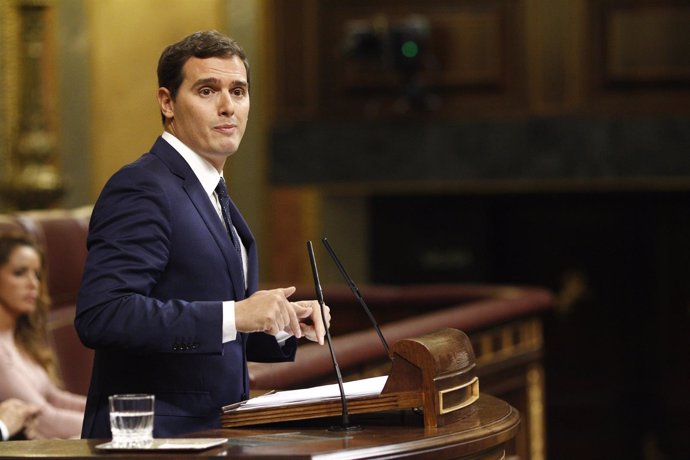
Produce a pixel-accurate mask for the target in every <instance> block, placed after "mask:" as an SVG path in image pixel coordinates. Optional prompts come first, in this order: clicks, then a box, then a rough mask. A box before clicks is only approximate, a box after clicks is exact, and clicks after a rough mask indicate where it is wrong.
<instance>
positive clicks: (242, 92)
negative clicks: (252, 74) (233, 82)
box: [232, 88, 247, 96]
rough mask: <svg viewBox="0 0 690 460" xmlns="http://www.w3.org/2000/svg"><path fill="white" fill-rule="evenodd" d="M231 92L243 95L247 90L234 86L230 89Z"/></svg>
mask: <svg viewBox="0 0 690 460" xmlns="http://www.w3.org/2000/svg"><path fill="white" fill-rule="evenodd" d="M232 93H233V94H234V95H235V96H244V95H245V94H246V93H247V91H246V90H245V89H244V88H235V89H234V90H233V91H232Z"/></svg>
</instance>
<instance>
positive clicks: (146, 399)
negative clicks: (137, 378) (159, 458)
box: [109, 394, 154, 448]
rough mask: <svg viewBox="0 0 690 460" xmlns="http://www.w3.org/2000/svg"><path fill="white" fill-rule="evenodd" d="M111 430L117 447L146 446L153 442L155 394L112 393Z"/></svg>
mask: <svg viewBox="0 0 690 460" xmlns="http://www.w3.org/2000/svg"><path fill="white" fill-rule="evenodd" d="M109 400H110V431H111V433H112V435H113V442H112V443H113V446H114V447H117V448H142V447H143V448H145V447H149V446H150V445H151V444H152V443H153V402H154V396H153V395H146V394H122V395H112V396H110V397H109Z"/></svg>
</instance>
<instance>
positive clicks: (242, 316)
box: [235, 286, 312, 339]
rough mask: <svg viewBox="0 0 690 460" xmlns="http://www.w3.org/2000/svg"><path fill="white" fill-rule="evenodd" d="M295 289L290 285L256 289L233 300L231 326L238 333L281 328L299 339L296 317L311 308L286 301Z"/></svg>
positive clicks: (303, 314)
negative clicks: (233, 313)
mask: <svg viewBox="0 0 690 460" xmlns="http://www.w3.org/2000/svg"><path fill="white" fill-rule="evenodd" d="M295 290H296V288H295V287H294V286H291V287H288V288H278V289H271V290H269V291H257V292H255V293H254V294H252V295H251V296H250V297H248V298H247V299H244V300H240V301H238V302H235V328H236V329H237V330H238V331H240V332H265V333H267V334H270V335H276V334H278V332H280V331H285V332H288V333H290V334H292V335H294V336H295V337H297V338H298V339H299V338H300V337H302V329H301V328H300V325H299V318H304V317H307V316H309V315H310V314H311V310H312V309H311V307H307V306H303V305H300V304H297V303H293V302H290V301H289V300H288V297H290V296H291V295H292V294H294V293H295Z"/></svg>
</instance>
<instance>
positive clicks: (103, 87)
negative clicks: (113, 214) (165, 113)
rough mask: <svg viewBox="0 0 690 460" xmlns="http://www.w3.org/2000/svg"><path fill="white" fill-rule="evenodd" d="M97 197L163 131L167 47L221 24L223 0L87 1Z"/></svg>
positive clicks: (92, 153) (93, 185)
mask: <svg viewBox="0 0 690 460" xmlns="http://www.w3.org/2000/svg"><path fill="white" fill-rule="evenodd" d="M86 5H87V11H88V14H87V28H88V35H89V38H90V40H89V41H90V51H89V52H90V56H89V66H90V69H89V72H90V76H91V86H90V88H89V93H90V112H91V126H90V132H91V140H90V148H91V151H90V156H91V168H92V170H91V176H90V181H91V184H90V190H91V196H92V198H93V199H95V197H96V196H97V195H98V193H99V192H100V190H101V188H102V187H103V184H104V183H105V181H106V180H107V179H108V178H109V177H110V176H111V175H112V174H113V172H115V171H116V170H117V169H118V168H119V167H121V166H122V165H123V164H125V163H127V162H129V161H132V160H134V159H135V158H137V157H138V156H139V155H141V154H142V153H144V152H145V151H147V150H148V149H149V147H150V146H151V145H152V143H153V141H154V139H155V137H156V136H157V135H158V134H160V132H161V129H162V127H161V122H160V115H159V113H160V112H159V110H158V106H157V102H156V89H157V83H156V64H157V61H158V56H160V53H161V51H162V49H163V48H164V47H165V46H166V45H167V44H169V43H171V42H174V41H176V40H178V39H179V38H181V37H182V36H184V35H186V34H188V33H190V32H194V31H195V30H200V29H208V28H221V27H222V25H223V24H222V12H223V2H222V1H220V0H203V1H199V0H174V1H171V0H98V1H93V0H92V1H88V2H86Z"/></svg>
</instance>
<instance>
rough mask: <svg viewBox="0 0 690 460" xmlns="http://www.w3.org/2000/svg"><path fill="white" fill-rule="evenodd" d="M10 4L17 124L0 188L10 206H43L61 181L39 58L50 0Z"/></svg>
mask: <svg viewBox="0 0 690 460" xmlns="http://www.w3.org/2000/svg"><path fill="white" fill-rule="evenodd" d="M14 8H16V12H15V14H18V18H19V30H18V33H19V41H18V43H17V45H18V46H19V47H20V52H19V57H20V66H19V67H20V72H19V85H18V86H19V87H20V91H19V94H20V98H19V101H18V106H19V107H18V110H19V126H18V131H17V133H16V136H14V137H13V139H12V140H11V147H10V152H9V153H10V155H9V159H8V161H7V162H6V163H7V170H6V173H5V175H4V176H3V178H2V183H1V184H0V194H1V195H2V198H3V199H4V201H5V202H6V203H7V204H9V205H10V206H11V207H13V208H17V209H39V208H47V207H50V206H51V205H53V204H54V203H55V202H56V201H57V200H58V199H59V198H60V197H61V196H62V195H63V194H64V191H65V185H64V181H63V180H62V177H61V176H60V173H59V171H58V168H57V167H56V163H57V152H56V145H57V143H56V139H55V133H54V132H53V131H52V130H51V128H50V126H49V123H48V116H47V113H46V105H45V101H46V99H45V98H46V94H45V81H44V78H45V72H44V71H43V70H44V69H43V64H44V60H45V26H46V24H45V21H46V12H47V10H48V8H49V2H47V1H38V0H30V1H27V0H24V1H21V2H17V3H15V5H14ZM10 78H11V77H10ZM8 102H9V100H8ZM11 109H12V107H9V108H8V110H7V112H6V113H10V114H11V113H12V112H13V111H12V110H11ZM10 116H11V115H10ZM10 135H12V133H10Z"/></svg>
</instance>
